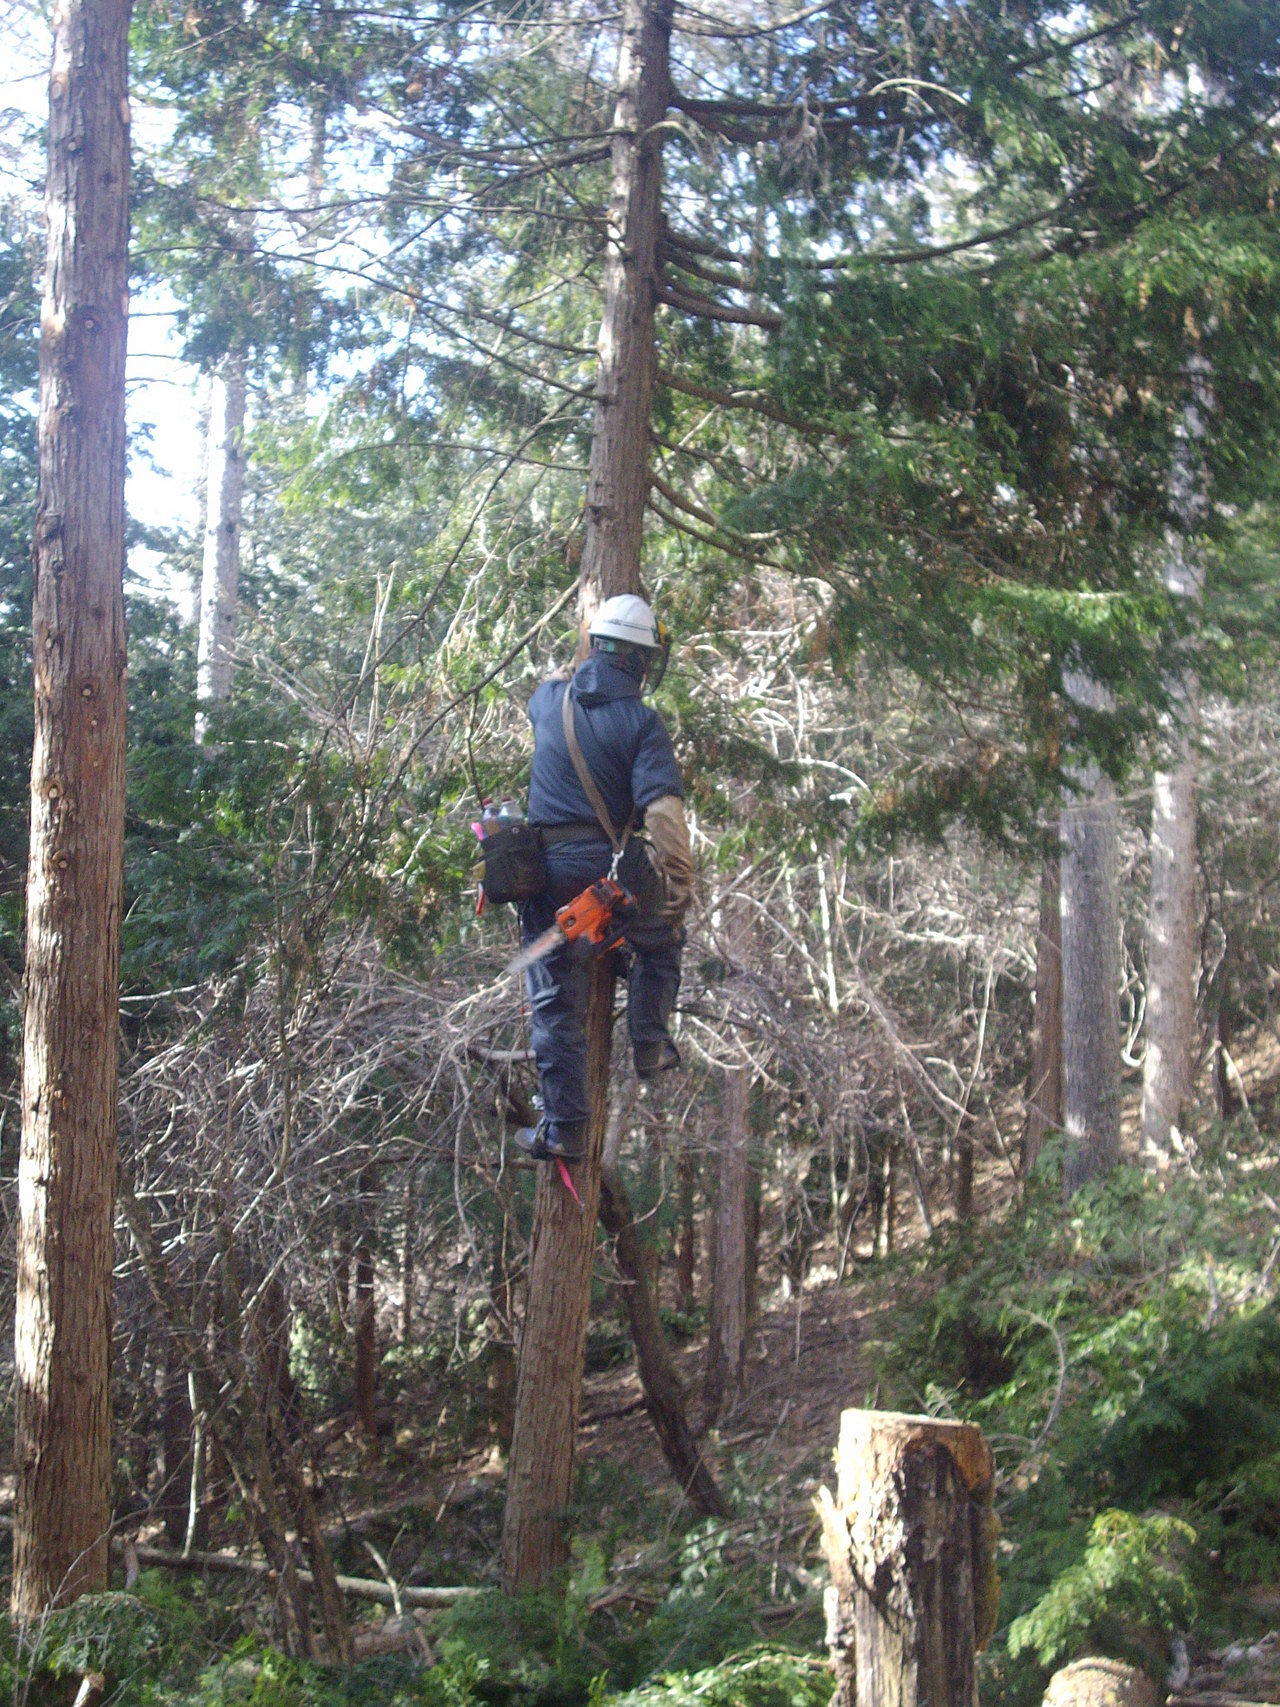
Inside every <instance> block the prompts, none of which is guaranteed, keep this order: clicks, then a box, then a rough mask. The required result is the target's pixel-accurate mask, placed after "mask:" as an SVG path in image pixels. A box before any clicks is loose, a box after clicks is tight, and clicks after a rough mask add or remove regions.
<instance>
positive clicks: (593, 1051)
mask: <svg viewBox="0 0 1280 1707" xmlns="http://www.w3.org/2000/svg"><path fill="white" fill-rule="evenodd" d="M672 9H673V0H624V5H623V14H622V37H621V46H620V49H619V55H618V103H617V108H616V111H615V114H614V131H615V141H614V144H613V177H612V187H611V192H610V198H609V213H608V222H607V233H606V243H607V247H606V256H605V269H604V313H603V316H602V319H601V325H600V337H599V342H598V349H599V366H598V369H597V377H596V413H595V421H594V425H593V428H592V436H591V464H590V470H589V474H588V478H587V499H586V537H585V539H584V542H583V550H582V562H581V566H580V571H579V618H580V621H581V627H582V635H583V643H584V644H585V638H586V631H587V626H588V624H589V622H590V619H591V615H592V613H593V612H594V611H595V609H596V607H597V606H598V605H599V603H600V602H601V601H602V600H604V599H607V598H611V597H613V596H614V595H615V594H618V593H639V592H640V591H641V577H640V563H641V548H642V544H643V533H644V506H645V494H646V492H647V490H648V481H649V443H650V411H651V407H652V401H653V388H654V374H655V371H656V360H655V350H654V341H653V321H654V304H655V301H656V296H657V266H658V262H657V254H658V241H659V237H660V231H661V215H660V191H661V174H662V142H661V133H660V132H659V133H655V126H656V125H657V124H658V123H659V121H660V120H661V119H662V118H663V116H664V115H665V113H666V110H667V105H668V102H669V100H670V93H671V81H670V75H669V71H668V55H669V49H670V38H671V14H672ZM613 985H614V966H613V956H608V957H607V958H606V959H604V960H601V961H597V963H596V965H595V967H594V969H593V972H592V979H591V991H590V995H589V998H588V1006H587V1021H586V1036H587V1100H588V1105H589V1108H590V1116H589V1121H588V1134H587V1137H588V1144H587V1156H586V1158H585V1159H584V1160H583V1161H582V1162H580V1163H578V1164H577V1166H576V1167H575V1168H574V1170H573V1171H574V1176H575V1181H576V1186H577V1190H578V1193H579V1195H580V1197H581V1199H582V1209H581V1210H579V1208H578V1206H577V1204H576V1203H574V1201H573V1199H572V1198H571V1197H570V1196H569V1193H568V1192H567V1191H566V1190H565V1189H564V1186H563V1185H562V1184H561V1182H560V1180H559V1178H558V1176H557V1172H556V1170H555V1169H554V1168H550V1167H544V1168H543V1169H542V1170H541V1171H540V1176H539V1180H538V1192H537V1198H536V1202H535V1206H534V1227H533V1240H532V1248H531V1252H530V1262H529V1297H528V1305H527V1307H526V1311H525V1320H524V1331H523V1335H522V1338H521V1345H520V1367H519V1375H518V1378H517V1383H516V1416H515V1428H514V1434H513V1438H512V1443H511V1464H510V1469H509V1471H508V1476H507V1501H506V1508H505V1511H504V1515H503V1529H502V1582H503V1587H504V1588H505V1589H506V1590H507V1592H508V1593H513V1592H515V1591H516V1590H518V1589H522V1588H526V1587H533V1586H536V1585H538V1584H540V1583H543V1582H545V1581H546V1580H547V1578H548V1577H549V1576H550V1575H551V1574H552V1573H553V1572H554V1571H555V1570H557V1569H558V1568H559V1567H560V1566H561V1565H563V1564H564V1563H565V1561H566V1559H567V1557H568V1550H567V1545H566V1540H565V1535H564V1531H563V1513H564V1510H565V1507H566V1506H567V1504H568V1501H569V1495H570V1492H571V1489H572V1485H573V1450H574V1437H575V1435H576V1432H577V1424H578V1410H579V1405H580V1402H581V1394H582V1367H583V1358H584V1354H585V1351H586V1336H587V1312H588V1309H589V1306H590V1301H591V1264H592V1258H593V1254H594V1250H595V1226H596V1216H597V1214H598V1211H599V1203H600V1157H601V1152H602V1148H603V1144H604V1134H605V1126H606V1123H607V1120H608V1110H609V1086H608V1079H609V1057H610V1046H611V1043H612V1037H613Z"/></svg>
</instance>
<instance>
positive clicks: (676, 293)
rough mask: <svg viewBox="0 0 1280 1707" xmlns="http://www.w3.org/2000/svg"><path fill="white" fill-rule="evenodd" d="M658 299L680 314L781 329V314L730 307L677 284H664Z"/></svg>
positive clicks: (772, 329) (738, 324)
mask: <svg viewBox="0 0 1280 1707" xmlns="http://www.w3.org/2000/svg"><path fill="white" fill-rule="evenodd" d="M658 301H659V302H664V303H666V305H667V307H668V308H675V309H679V311H680V312H681V313H682V314H696V315H697V316H698V317H699V318H700V319H702V320H723V321H725V322H726V323H727V324H728V325H731V326H761V327H763V328H764V330H765V331H766V332H779V331H781V329H782V316H781V315H780V314H771V313H769V312H768V311H767V310H764V309H757V308H730V307H728V306H726V305H725V304H724V303H720V302H716V301H714V300H713V299H712V298H711V297H709V296H703V295H702V294H701V293H700V292H697V291H692V290H683V289H681V287H680V286H679V285H674V284H665V285H662V286H661V287H660V288H659V290H658Z"/></svg>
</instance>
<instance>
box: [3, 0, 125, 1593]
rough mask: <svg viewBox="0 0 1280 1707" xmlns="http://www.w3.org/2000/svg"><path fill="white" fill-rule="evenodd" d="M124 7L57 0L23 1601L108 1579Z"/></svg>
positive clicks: (44, 430) (44, 394)
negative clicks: (59, 2) (59, 0)
mask: <svg viewBox="0 0 1280 1707" xmlns="http://www.w3.org/2000/svg"><path fill="white" fill-rule="evenodd" d="M129 12H130V5H129V0H95V3H94V4H90V3H89V0H61V4H60V5H59V6H58V8H57V9H56V11H55V15H54V48H53V65H52V72H51V75H50V82H49V143H48V178H47V186H46V198H45V213H46V220H47V229H48V249H47V264H46V272H45V285H44V299H43V302H42V304H41V317H40V330H41V337H40V452H39V455H40V488H39V502H38V508H37V514H36V536H35V602H34V622H33V663H34V670H33V674H34V682H35V747H34V754H33V758H32V766H31V853H30V864H29V867H28V877H27V963H26V984H25V1020H24V1038H23V1094H22V1154H21V1161H20V1164H19V1175H18V1204H19V1227H18V1280H17V1314H16V1331H15V1363H16V1380H17V1416H16V1445H15V1460H16V1470H17V1508H16V1509H17V1517H16V1523H15V1532H14V1569H13V1587H12V1608H13V1615H14V1617H15V1618H16V1619H18V1620H19V1621H23V1622H25V1621H29V1620H32V1619H36V1618H38V1617H40V1615H41V1614H42V1613H43V1612H44V1611H45V1610H46V1609H47V1608H48V1607H49V1606H51V1605H54V1604H58V1603H65V1602H66V1601H69V1600H73V1599H74V1598H75V1597H76V1596H77V1595H79V1594H82V1593H84V1592H85V1591H86V1590H94V1589H103V1588H105V1587H106V1586H107V1566H108V1552H107V1531H108V1526H109V1522H110V1480H111V1415H110V1386H109V1376H110V1347H111V1268H112V1254H113V1253H112V1221H113V1211H114V1202H115V1177H116V1104H117V1074H118V1066H117V1062H118V1051H119V1028H118V1018H117V1001H118V995H119V971H120V917H121V895H122V868H123V857H124V802H125V664H126V653H125V625H124V594H123V568H124V473H125V429H124V357H125V337H126V326H127V316H128V288H129V207H128V191H129V103H128V79H127V58H126V55H127V43H128V31H129Z"/></svg>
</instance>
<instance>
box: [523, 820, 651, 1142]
mask: <svg viewBox="0 0 1280 1707" xmlns="http://www.w3.org/2000/svg"><path fill="white" fill-rule="evenodd" d="M612 858H613V853H612V850H611V848H610V847H609V844H608V843H607V842H606V841H604V840H603V838H602V839H601V840H599V841H583V842H561V843H560V844H559V846H557V847H551V848H548V849H547V870H548V872H549V874H550V878H551V885H550V888H549V889H548V890H547V891H546V892H545V894H542V895H535V896H534V898H533V900H531V901H526V902H525V903H524V904H523V906H522V907H521V908H520V931H521V935H522V936H523V938H524V940H525V942H531V941H532V940H533V938H534V937H536V936H541V934H542V932H543V931H545V930H548V929H549V928H550V927H551V926H552V925H553V924H554V923H555V920H556V909H557V908H558V907H563V906H564V905H565V903H566V902H567V901H572V900H573V898H574V896H575V895H580V894H581V893H582V891H583V890H584V889H585V888H586V887H587V885H588V884H590V883H594V882H595V880H596V878H597V877H604V876H605V875H606V873H607V872H608V870H609V865H610V863H611V861H612ZM618 876H619V880H620V881H621V883H622V885H623V887H624V888H625V889H628V890H630V892H631V893H632V894H633V895H634V896H635V898H636V900H637V901H638V902H639V911H638V913H637V914H636V916H635V917H634V918H633V919H631V920H629V921H628V922H627V924H626V927H625V932H626V949H625V951H624V952H625V955H626V960H627V963H628V965H627V1027H628V1030H629V1031H630V1033H631V1041H632V1043H633V1044H636V1043H658V1042H660V1041H661V1039H662V1038H664V1037H666V1036H667V1026H668V1023H669V1022H670V1019H671V1013H672V1009H673V1008H674V1007H675V1003H676V992H677V991H678V989H679V988H680V952H681V950H682V949H683V947H684V931H683V930H682V929H681V927H680V926H679V925H673V924H672V923H671V922H670V920H669V919H663V918H661V917H660V916H659V915H660V909H661V907H662V905H663V900H664V896H663V889H662V879H661V878H660V877H659V876H658V874H657V872H656V871H655V870H654V869H653V866H652V865H651V864H650V863H649V856H648V853H647V852H646V851H645V848H644V846H643V844H642V843H640V842H637V841H634V840H633V841H630V842H628V843H627V846H626V849H625V851H624V853H623V856H622V865H621V867H620V868H619V872H618ZM591 959H592V950H591V948H590V946H589V945H587V944H582V943H565V944H564V945H563V946H562V947H560V948H557V949H554V950H553V951H552V952H551V953H550V954H548V955H546V956H544V958H543V959H541V960H539V961H535V963H534V964H533V965H532V966H530V967H529V969H528V970H527V972H526V973H525V980H526V983H527V986H528V990H529V1007H530V1015H531V1018H530V1032H531V1034H532V1041H533V1053H534V1056H535V1058H536V1060H537V1063H538V1076H539V1078H540V1079H541V1081H542V1112H543V1115H544V1117H545V1118H546V1120H547V1121H548V1123H549V1124H550V1125H551V1127H552V1128H553V1130H554V1131H555V1132H556V1133H557V1134H558V1133H559V1132H560V1131H562V1130H564V1129H567V1130H568V1131H569V1132H570V1133H572V1132H573V1130H574V1129H575V1128H580V1127H581V1125H582V1123H583V1121H584V1120H585V1119H586V1118H587V1044H586V1035H585V1032H584V1029H583V1023H584V1021H585V1019H586V1014H587V993H588V990H589V988H590V983H591Z"/></svg>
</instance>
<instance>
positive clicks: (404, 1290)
mask: <svg viewBox="0 0 1280 1707" xmlns="http://www.w3.org/2000/svg"><path fill="white" fill-rule="evenodd" d="M416 1185H417V1181H416V1179H415V1178H414V1174H413V1170H412V1169H410V1170H409V1172H408V1173H407V1174H406V1176H405V1182H404V1235H403V1240H402V1243H401V1246H400V1344H401V1345H409V1344H410V1343H411V1341H412V1339H413V1292H414V1287H415V1286H416V1285H417V1261H416V1255H415V1253H416V1248H417V1243H418V1223H417V1216H416V1212H415V1204H414V1194H415V1187H416Z"/></svg>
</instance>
